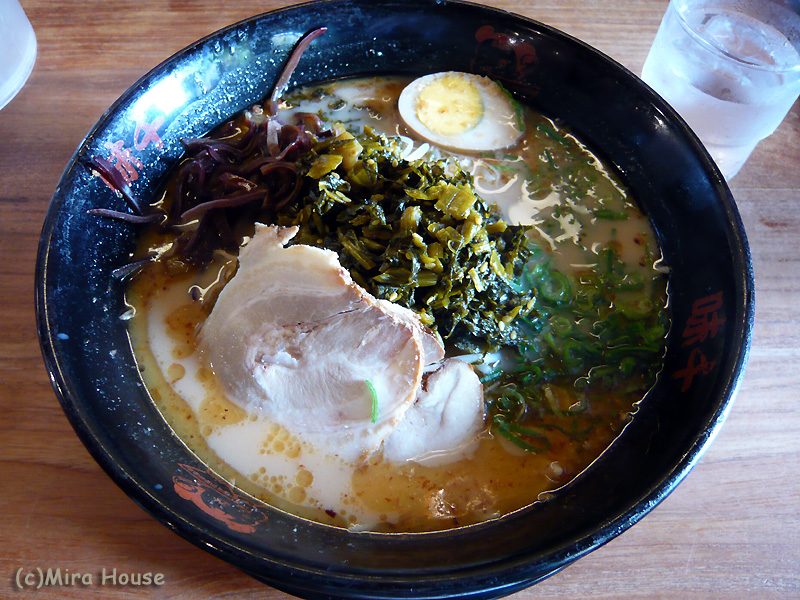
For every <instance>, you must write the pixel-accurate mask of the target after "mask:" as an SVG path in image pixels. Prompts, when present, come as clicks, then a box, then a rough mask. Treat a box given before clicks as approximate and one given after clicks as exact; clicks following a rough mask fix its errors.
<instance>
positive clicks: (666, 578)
mask: <svg viewBox="0 0 800 600" xmlns="http://www.w3.org/2000/svg"><path fill="white" fill-rule="evenodd" d="M489 3H490V4H493V5H495V6H498V7H501V8H505V9H508V10H511V11H513V12H518V13H522V14H525V15H526V16H529V17H532V18H535V19H538V20H540V21H543V22H546V23H548V24H550V25H552V26H554V27H556V28H559V29H561V30H563V31H565V32H567V33H569V34H571V35H573V36H575V37H577V38H579V39H582V40H584V41H585V42H587V43H589V44H591V45H593V46H595V47H597V48H599V49H600V50H602V51H604V52H606V53H607V54H609V55H610V56H611V57H613V58H614V59H616V60H617V61H619V62H620V63H622V64H623V65H625V66H626V67H628V68H629V69H631V70H632V71H634V72H639V70H640V69H641V65H642V63H643V62H644V58H645V56H646V54H647V51H648V49H649V46H650V43H651V41H652V39H653V36H654V35H655V32H656V29H657V28H658V24H659V22H660V19H661V15H662V13H663V11H664V8H665V7H666V1H664V0H645V1H639V0H621V1H619V2H607V1H600V0H583V1H581V0H563V1H562V0H541V1H539V2H536V3H533V2H521V1H519V0H504V1H499V0H498V1H494V2H489ZM285 5H286V3H284V2H278V1H275V0H264V1H261V2H258V3H226V2H219V1H214V2H212V1H210V0H196V1H195V0H173V1H163V0H137V1H136V2H124V1H123V2H104V1H100V0H84V1H82V2H61V1H55V0H23V6H24V7H25V9H26V11H27V13H28V15H29V17H30V18H31V21H32V22H33V25H34V28H35V30H36V33H37V37H38V41H39V54H38V59H37V63H36V67H35V69H34V72H33V74H32V76H31V79H30V80H29V82H28V84H27V85H26V86H25V88H24V89H23V90H22V92H21V93H20V94H19V95H18V96H17V98H16V99H14V100H13V101H12V102H11V103H10V104H9V105H8V106H7V107H6V108H5V109H3V110H2V111H0V259H1V260H0V369H1V370H2V372H1V373H0V402H2V407H1V409H0V410H1V412H0V414H2V416H3V426H2V427H0V450H1V452H0V514H2V515H3V518H2V520H0V539H2V545H1V546H0V597H13V598H27V597H31V598H39V599H46V598H54V599H55V598H59V599H62V598H80V599H82V600H83V599H93V598H103V599H104V600H105V599H108V600H113V599H117V598H148V599H149V598H153V599H157V598H171V599H187V600H188V599H200V598H219V599H225V598H230V599H233V598H256V597H257V598H276V599H277V598H282V597H285V595H284V594H282V593H280V592H277V591H275V590H273V589H271V588H268V587H266V586H263V585H261V584H259V583H257V582H255V581H254V580H252V579H250V578H249V577H247V576H246V575H244V574H242V573H240V572H239V571H237V570H236V569H235V568H233V567H231V566H229V565H227V564H226V563H224V562H222V561H220V560H217V559H215V558H213V557H212V556H211V555H209V554H207V553H205V552H203V551H202V550H200V549H198V548H196V547H194V546H193V545H191V544H189V543H188V542H186V541H184V540H183V539H181V538H180V537H178V536H177V535H175V534H174V533H172V532H171V531H169V530H168V529H167V528H165V527H163V526H162V525H160V524H158V523H157V522H155V521H154V520H153V519H151V518H150V517H149V516H148V515H147V514H145V513H144V511H142V510H141V509H140V508H139V507H138V506H137V505H136V504H134V503H133V502H132V501H131V500H130V499H128V498H127V497H126V496H125V495H124V494H123V493H122V492H121V491H120V490H119V489H118V488H117V487H116V486H115V485H114V484H113V483H112V482H111V480H110V479H108V478H107V477H106V475H105V474H104V473H103V472H102V471H101V470H100V468H99V467H98V466H97V465H96V464H95V463H94V461H93V460H92V459H91V457H90V456H89V455H88V453H87V452H86V450H85V449H84V448H83V446H82V445H81V443H80V442H79V441H78V438H77V437H76V436H75V434H74V432H73V431H72V429H71V428H70V426H69V424H68V423H67V420H66V418H65V417H64V415H63V413H62V412H61V409H60V407H59V405H58V402H57V401H56V398H55V395H54V393H53V390H52V387H51V385H50V382H49V379H48V376H47V373H46V372H45V370H44V367H43V364H42V360H41V355H40V352H39V346H38V341H37V334H36V323H35V318H34V311H33V274H34V263H35V256H36V249H37V244H38V238H39V232H40V229H41V225H42V221H43V219H44V215H45V212H46V210H47V206H48V202H49V199H50V197H51V196H52V194H53V192H54V190H55V188H56V185H57V183H58V179H59V177H60V175H61V172H62V170H63V169H64V167H65V166H66V164H67V162H68V160H69V158H70V156H71V155H72V153H73V152H74V150H75V148H76V147H77V146H78V145H79V143H80V142H81V140H82V138H83V136H84V135H85V134H86V133H87V132H88V131H89V129H90V128H91V127H92V125H93V124H94V123H95V122H96V121H97V119H98V118H99V117H100V116H101V115H102V114H103V112H104V111H105V109H106V108H107V107H108V106H110V105H111V104H112V102H114V100H115V99H116V98H117V97H118V96H119V95H120V94H122V92H124V91H125V89H127V88H128V87H129V86H130V85H131V84H132V83H134V82H135V81H136V80H137V79H138V78H139V77H141V76H142V75H144V74H145V73H146V72H147V71H148V70H149V69H151V68H152V67H154V66H155V65H157V64H158V63H160V62H161V61H162V60H164V59H166V58H167V57H168V56H170V55H171V54H172V53H174V52H176V51H177V50H179V49H181V48H183V47H184V46H186V45H188V44H190V43H191V42H193V41H195V40H196V39H199V38H200V37H202V36H205V35H207V34H209V33H212V32H213V31H215V30H217V29H219V28H221V27H223V26H226V25H229V24H231V23H234V22H236V21H238V20H240V19H243V18H246V17H249V16H251V15H253V14H256V13H258V12H263V11H266V10H269V9H272V8H276V7H280V6H285ZM731 187H732V189H733V192H734V195H735V197H736V200H737V203H738V206H739V209H740V211H741V214H742V219H743V221H744V224H745V227H746V230H747V232H748V235H749V240H750V245H751V250H752V255H753V262H754V267H755V275H756V289H757V293H756V303H757V314H756V324H755V330H754V337H753V346H752V353H751V358H750V363H749V366H748V369H747V372H746V375H745V377H744V380H743V382H742V385H741V388H740V391H739V395H738V398H737V400H736V402H735V404H734V406H733V409H732V411H731V413H730V416H729V418H728V420H727V422H726V424H725V426H724V427H723V429H722V431H721V433H720V434H719V436H718V437H717V439H716V440H715V442H714V444H713V445H712V447H711V448H710V450H709V451H708V452H707V454H706V455H705V456H704V457H703V459H702V460H701V461H700V463H699V464H698V466H697V467H696V468H695V469H694V470H693V471H692V473H691V474H690V475H689V476H688V477H687V479H686V480H685V481H684V483H682V484H681V485H680V486H679V488H678V489H677V490H676V491H675V492H674V493H673V494H672V495H671V496H670V497H669V498H667V499H666V500H665V501H664V502H663V503H662V504H661V505H660V506H659V507H657V508H656V509H655V510H654V511H653V512H652V513H651V514H650V515H649V516H648V517H646V518H645V519H644V520H643V521H642V522H640V523H639V524H637V525H636V526H634V527H633V528H631V529H630V530H629V531H627V532H625V533H624V534H622V535H621V536H620V537H618V538H616V539H615V540H613V541H612V542H610V543H609V544H607V545H606V546H605V547H603V548H601V549H599V550H597V551H596V552H594V553H592V554H590V555H589V556H587V557H585V558H583V559H581V560H579V561H578V562H577V563H575V564H574V565H573V566H570V567H568V568H567V569H565V570H564V571H563V572H561V573H559V574H557V575H555V576H553V577H552V578H550V579H548V580H546V581H545V582H543V583H541V584H539V585H537V586H534V587H533V588H530V589H528V590H525V591H522V592H519V593H518V594H517V595H516V596H515V597H516V598H518V599H519V600H534V599H539V598H548V599H553V600H555V599H562V598H563V599H565V600H566V599H570V600H572V599H574V598H581V599H584V600H589V599H591V600H601V599H619V598H626V599H630V600H638V599H641V600H644V599H648V600H652V599H662V598H663V599H673V598H681V599H686V600H695V599H696V600H708V599H710V598H713V599H725V600H739V599H741V600H745V599H747V600H751V599H759V600H771V599H790V598H800V516H798V512H799V510H798V509H800V478H799V477H798V475H797V468H796V465H797V462H798V460H799V459H800V444H798V437H800V412H799V410H800V409H798V403H797V400H798V398H799V397H800V278H798V275H800V236H799V235H798V230H800V106H798V105H795V107H794V109H793V111H792V112H791V113H790V115H789V117H788V118H787V119H786V120H785V121H784V123H783V124H782V125H781V127H780V128H779V130H778V131H777V132H776V133H775V134H774V135H773V136H772V137H770V138H768V139H767V140H766V141H764V142H763V143H762V144H760V145H759V146H758V148H757V149H756V151H755V153H754V154H753V156H752V158H751V159H750V161H749V162H748V163H747V165H745V167H744V168H743V170H742V171H741V173H740V174H739V175H738V176H737V177H736V178H735V179H734V180H733V182H732V185H731ZM37 566H38V567H41V568H44V569H46V568H48V567H50V568H61V569H62V571H63V570H69V571H70V572H72V573H87V572H88V573H92V574H94V575H95V578H97V576H98V574H99V573H100V572H101V569H103V568H106V569H107V570H110V569H113V568H116V569H117V570H118V571H119V572H147V571H150V572H153V573H163V574H164V579H165V583H164V584H163V585H161V586H149V587H144V588H136V587H131V586H129V587H110V586H104V587H101V586H99V585H96V584H95V585H93V586H88V587H86V586H81V585H79V584H78V585H76V586H70V587H60V588H43V589H41V590H26V591H19V590H15V589H14V577H15V575H16V573H17V571H18V569H20V568H22V569H26V570H27V569H32V568H35V567H37Z"/></svg>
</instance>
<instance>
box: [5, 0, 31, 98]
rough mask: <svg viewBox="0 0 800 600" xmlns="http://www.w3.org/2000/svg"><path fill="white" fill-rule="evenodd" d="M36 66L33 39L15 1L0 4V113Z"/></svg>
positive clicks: (7, 0) (20, 9)
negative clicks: (34, 64) (34, 65)
mask: <svg viewBox="0 0 800 600" xmlns="http://www.w3.org/2000/svg"><path fill="white" fill-rule="evenodd" d="M34 62H36V35H34V33H33V27H31V23H30V21H28V17H27V16H25V11H23V10H22V6H20V3H19V1H18V0H0V109H1V108H3V107H4V106H5V105H6V104H8V103H9V102H11V99H12V98H13V97H14V96H16V95H17V92H18V91H20V89H22V86H23V85H25V82H26V81H27V80H28V76H29V75H30V74H31V71H32V70H33V63H34Z"/></svg>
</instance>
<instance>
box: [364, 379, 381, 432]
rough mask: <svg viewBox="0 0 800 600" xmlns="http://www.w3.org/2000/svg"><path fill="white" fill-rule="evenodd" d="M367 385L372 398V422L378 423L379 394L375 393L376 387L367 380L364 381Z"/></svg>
mask: <svg viewBox="0 0 800 600" xmlns="http://www.w3.org/2000/svg"><path fill="white" fill-rule="evenodd" d="M364 383H366V384H367V389H368V390H369V395H370V396H371V398H372V422H373V423H377V422H378V393H377V392H376V391H375V386H374V385H372V383H371V382H370V381H369V380H368V379H367V380H365V381H364Z"/></svg>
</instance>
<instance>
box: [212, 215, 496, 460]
mask: <svg viewBox="0 0 800 600" xmlns="http://www.w3.org/2000/svg"><path fill="white" fill-rule="evenodd" d="M296 232H297V228H295V227H292V228H279V227H266V226H262V225H257V230H256V234H255V235H254V237H253V238H252V239H251V240H250V242H249V243H248V244H247V245H246V246H245V247H244V248H243V249H242V252H241V254H240V257H239V269H238V271H237V273H236V275H235V276H234V277H233V278H232V279H231V281H230V282H229V283H228V284H227V285H226V286H225V288H224V289H223V290H222V292H221V293H220V295H219V298H218V299H217V302H216V304H215V306H214V309H213V310H212V312H211V315H210V316H209V317H208V319H207V320H206V322H205V324H204V326H203V329H202V331H201V335H200V341H201V348H202V350H203V352H204V354H205V356H206V357H207V358H208V360H209V361H210V362H211V364H212V367H213V368H214V371H215V372H216V374H217V377H218V379H219V381H220V382H221V384H222V386H223V389H224V390H225V391H226V393H227V394H228V396H229V397H230V398H231V400H232V401H234V402H235V403H236V404H239V405H240V406H242V407H243V408H246V409H248V410H251V411H256V412H259V413H261V414H264V415H266V416H267V417H269V418H271V419H273V420H275V421H277V422H279V423H281V424H282V425H283V426H284V427H286V428H287V429H289V430H290V431H292V432H294V433H295V434H297V435H298V436H299V437H301V438H303V439H305V440H307V441H309V443H311V444H312V445H314V446H316V447H320V448H321V449H323V450H324V451H326V452H329V453H331V454H335V455H338V456H341V457H342V458H344V459H345V460H355V459H357V458H359V457H364V456H366V455H368V454H370V453H372V452H373V451H375V450H377V449H378V448H379V447H380V445H381V443H382V442H383V441H384V439H386V438H387V436H389V434H391V433H392V431H393V430H394V429H395V427H396V426H397V424H398V423H400V422H401V421H402V420H403V419H404V417H405V414H406V412H407V411H408V410H409V408H410V407H412V405H415V402H417V399H418V396H419V392H420V391H421V386H422V376H423V372H424V368H425V367H426V365H430V364H431V363H435V362H437V361H439V360H441V359H442V357H443V356H444V348H443V347H442V344H441V341H440V340H439V338H438V336H436V335H435V334H433V333H432V332H430V331H429V330H428V329H427V328H425V327H423V326H422V324H421V322H420V321H419V318H418V317H417V316H416V314H415V313H413V312H412V311H410V310H408V309H405V308H402V307H399V306H397V305H394V304H392V303H389V302H386V301H379V300H376V299H375V298H373V297H372V296H371V295H369V294H368V293H367V292H366V291H365V290H363V289H362V288H361V287H359V286H358V285H356V284H355V283H354V282H353V281H352V279H351V278H350V275H349V273H348V272H347V271H346V270H345V269H343V268H342V267H341V265H340V264H339V261H338V257H337V256H336V254H335V253H334V252H331V251H329V250H324V249H320V248H314V247H311V246H304V245H295V246H289V247H284V246H285V244H286V243H287V242H288V241H289V240H290V239H291V238H292V237H293V236H294V235H295V234H296ZM470 372H471V369H470ZM472 377H473V378H474V379H475V380H477V377H476V376H475V375H474V373H472ZM367 382H370V384H371V385H372V386H373V387H374V389H375V392H376V396H377V400H378V401H377V408H378V410H377V415H373V406H372V395H371V391H370V390H369V387H368V385H367ZM478 386H480V383H479V382H478ZM429 387H430V386H429ZM479 394H480V390H479ZM439 395H440V396H442V394H439ZM444 396H446V394H444ZM481 399H482V396H481ZM468 404H469V405H470V406H471V405H472V402H471V401H470V402H468ZM480 414H481V417H482V410H481V413H480ZM373 417H375V418H373Z"/></svg>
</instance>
